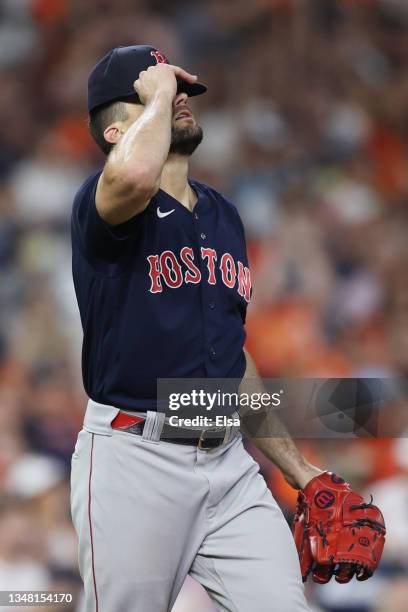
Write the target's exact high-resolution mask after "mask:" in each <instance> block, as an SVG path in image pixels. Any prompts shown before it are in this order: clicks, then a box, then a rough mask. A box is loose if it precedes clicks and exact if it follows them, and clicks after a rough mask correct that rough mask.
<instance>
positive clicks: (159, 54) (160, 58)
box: [150, 51, 169, 64]
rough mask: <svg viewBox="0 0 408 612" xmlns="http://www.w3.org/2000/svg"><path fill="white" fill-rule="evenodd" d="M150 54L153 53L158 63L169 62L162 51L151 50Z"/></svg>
mask: <svg viewBox="0 0 408 612" xmlns="http://www.w3.org/2000/svg"><path fill="white" fill-rule="evenodd" d="M150 55H153V57H154V58H155V60H156V62H157V63H158V64H168V63H169V61H168V59H167V57H166V56H165V55H164V54H163V53H162V52H161V51H150Z"/></svg>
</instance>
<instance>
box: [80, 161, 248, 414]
mask: <svg viewBox="0 0 408 612" xmlns="http://www.w3.org/2000/svg"><path fill="white" fill-rule="evenodd" d="M100 175H101V172H97V173H95V174H93V175H92V176H90V177H89V178H88V179H87V180H86V181H85V183H84V184H83V185H82V187H81V188H80V189H79V191H78V193H77V195H76V197H75V201H74V205H73V211H72V249H73V277H74V284H75V291H76V295H77V300H78V304H79V310H80V314H81V321H82V327H83V332H84V341H83V349H82V372H83V380H84V387H85V390H86V392H87V394H88V396H89V397H91V398H92V399H93V400H95V401H97V402H101V403H104V404H109V405H112V406H116V407H118V408H124V409H130V410H131V409H139V410H155V409H156V381H157V378H185V377H194V378H207V377H209V378H241V377H242V376H243V374H244V371H245V356H244V353H243V345H244V341H245V328H244V323H245V315H246V308H247V304H248V302H249V299H250V295H251V279H250V272H249V269H248V261H247V255H246V248H245V237H244V230H243V226H242V222H241V220H240V218H239V215H238V213H237V210H236V209H235V207H234V206H233V205H232V204H231V203H230V202H228V201H227V200H226V199H225V198H224V197H222V196H221V195H220V194H219V193H217V192H216V191H214V190H213V189H211V188H209V187H207V186H206V185H203V184H201V183H198V182H197V181H190V185H191V187H192V188H193V189H194V191H195V192H196V194H197V197H198V201H197V204H196V205H195V207H194V210H193V212H190V211H189V210H188V209H187V208H186V207H185V206H183V205H182V204H181V203H180V202H178V201H177V200H176V199H174V198H173V197H172V196H170V195H169V194H167V193H166V192H164V191H162V190H159V191H158V192H157V194H156V195H155V196H154V198H153V199H152V200H151V201H150V203H149V205H148V206H147V208H146V209H145V210H144V211H143V212H142V213H141V214H139V215H136V216H134V217H133V218H131V219H130V220H128V221H126V222H125V223H122V224H120V225H116V226H111V225H109V224H107V223H106V222H105V221H103V220H102V218H101V217H100V216H99V214H98V211H97V209H96V205H95V192H96V186H97V183H98V179H99V177H100Z"/></svg>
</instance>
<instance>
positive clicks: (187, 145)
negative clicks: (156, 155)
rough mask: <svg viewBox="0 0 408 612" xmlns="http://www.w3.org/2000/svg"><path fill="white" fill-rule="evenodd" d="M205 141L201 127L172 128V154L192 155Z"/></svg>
mask: <svg viewBox="0 0 408 612" xmlns="http://www.w3.org/2000/svg"><path fill="white" fill-rule="evenodd" d="M202 139H203V130H202V128H201V127H200V126H199V125H187V126H185V127H179V126H176V125H173V126H172V128H171V143H170V150H169V152H170V153H176V154H178V155H188V156H190V155H192V154H193V153H194V151H195V150H196V148H197V147H198V145H199V144H200V142H201V141H202Z"/></svg>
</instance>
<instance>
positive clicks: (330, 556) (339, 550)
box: [294, 472, 385, 584]
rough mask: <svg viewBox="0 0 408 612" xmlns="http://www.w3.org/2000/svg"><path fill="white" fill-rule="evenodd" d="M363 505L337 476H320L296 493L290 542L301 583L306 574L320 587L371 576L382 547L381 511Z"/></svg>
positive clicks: (383, 529) (331, 474) (366, 504)
mask: <svg viewBox="0 0 408 612" xmlns="http://www.w3.org/2000/svg"><path fill="white" fill-rule="evenodd" d="M372 501H373V500H372V498H371V502H370V503H364V500H363V498H362V497H361V495H359V494H358V493H355V492H354V491H352V490H351V488H350V486H349V485H348V484H347V483H346V482H345V481H344V480H343V478H341V477H340V476H337V475H336V474H333V473H331V472H323V474H320V475H319V476H316V477H315V478H313V479H312V480H311V481H310V482H309V483H308V484H307V485H306V487H305V488H304V489H303V490H301V491H299V496H298V502H297V509H296V515H295V519H294V537H295V542H296V546H297V549H298V553H299V559H300V566H301V571H302V577H303V581H306V579H307V577H308V575H309V573H310V572H312V578H313V580H314V581H315V582H319V583H321V584H324V583H325V582H328V581H329V580H330V578H331V577H332V576H333V574H334V576H335V578H336V580H337V582H349V580H351V578H352V577H353V575H354V574H355V575H356V578H357V580H366V579H367V578H370V576H372V574H373V572H374V571H375V569H376V568H377V566H378V563H379V561H380V558H381V555H382V551H383V548H384V542H385V524H384V518H383V515H382V514H381V511H380V510H379V508H377V506H374V505H373V503H372Z"/></svg>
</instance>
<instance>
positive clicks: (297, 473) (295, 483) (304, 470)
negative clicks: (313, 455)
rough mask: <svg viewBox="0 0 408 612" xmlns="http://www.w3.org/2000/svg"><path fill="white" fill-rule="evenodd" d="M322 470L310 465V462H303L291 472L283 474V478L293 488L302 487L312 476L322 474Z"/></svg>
mask: <svg viewBox="0 0 408 612" xmlns="http://www.w3.org/2000/svg"><path fill="white" fill-rule="evenodd" d="M323 472H324V470H322V469H321V468H318V467H316V466H315V465H312V464H311V463H304V464H302V465H299V466H298V467H297V469H296V470H294V471H293V473H292V474H290V475H286V474H285V478H286V480H287V481H288V483H289V484H290V485H291V486H292V487H294V488H295V489H304V488H305V486H306V485H307V484H308V483H309V482H310V481H311V480H312V479H313V478H315V477H316V476H319V475H320V474H323Z"/></svg>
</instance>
